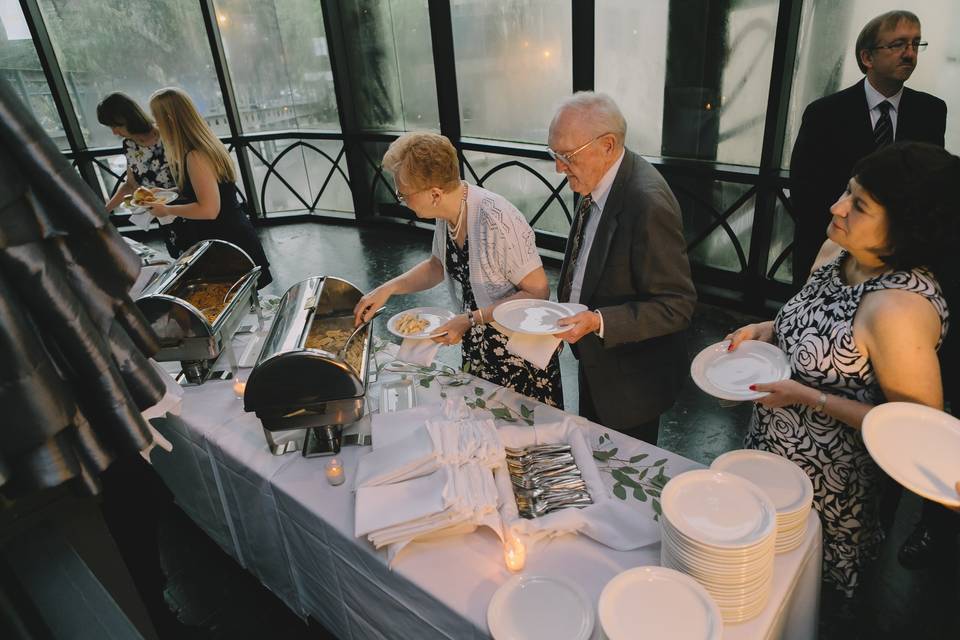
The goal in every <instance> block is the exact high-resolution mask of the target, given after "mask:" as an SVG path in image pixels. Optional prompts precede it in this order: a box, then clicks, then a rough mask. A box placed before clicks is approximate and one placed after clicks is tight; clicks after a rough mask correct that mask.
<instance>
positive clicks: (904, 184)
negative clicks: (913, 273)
mask: <svg viewBox="0 0 960 640" xmlns="http://www.w3.org/2000/svg"><path fill="white" fill-rule="evenodd" d="M853 175H854V177H855V178H856V180H857V182H858V183H859V184H860V186H862V187H863V188H864V189H866V190H867V191H868V192H869V193H870V195H871V196H873V198H874V199H875V200H876V201H877V202H878V203H879V204H881V205H882V206H883V208H884V209H885V210H886V213H887V225H888V229H887V251H886V255H882V256H880V258H881V260H883V261H884V263H886V264H887V265H889V266H890V267H892V268H894V269H898V270H907V269H913V268H915V267H925V268H927V269H929V270H930V271H932V272H933V274H934V275H935V276H936V277H937V279H938V280H940V282H941V284H944V285H946V284H952V283H953V281H955V280H956V278H957V267H956V263H957V262H958V261H957V259H956V252H957V251H958V250H960V245H958V238H960V203H958V197H957V196H958V193H960V158H958V157H957V156H955V155H953V154H951V153H949V152H948V151H946V150H945V149H944V148H942V147H938V146H935V145H932V144H925V143H920V142H898V143H896V144H892V145H890V146H888V147H884V148H883V149H881V150H879V151H876V152H874V153H872V154H871V155H869V156H867V157H865V158H863V159H862V160H860V161H859V162H858V163H857V164H856V166H855V167H854V168H853Z"/></svg>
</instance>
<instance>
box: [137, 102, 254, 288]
mask: <svg viewBox="0 0 960 640" xmlns="http://www.w3.org/2000/svg"><path fill="white" fill-rule="evenodd" d="M150 111H151V112H152V113H153V117H154V119H155V120H156V123H157V128H158V129H159V131H160V137H161V139H162V140H163V146H164V149H165V150H166V153H167V161H168V162H169V163H170V169H171V172H172V173H173V177H174V179H175V180H176V181H177V185H178V187H179V188H180V198H179V199H178V200H176V201H175V202H174V203H173V204H169V205H162V204H156V205H151V207H150V208H151V209H152V211H153V213H154V215H156V216H157V217H164V216H177V218H178V219H177V220H176V221H175V222H174V223H173V224H171V225H170V226H171V228H172V230H173V232H174V234H175V242H176V243H177V246H178V247H180V249H187V248H188V247H190V246H192V245H193V244H195V243H197V242H199V241H201V240H210V239H217V240H226V241H227V242H231V243H233V244H235V245H237V246H238V247H240V248H241V249H243V250H244V251H245V252H246V253H247V255H249V256H250V258H251V259H252V260H253V261H254V263H256V264H257V265H259V266H260V267H261V268H262V271H261V272H260V279H259V281H258V287H263V286H266V285H267V284H269V283H270V281H271V280H272V279H273V277H272V276H271V274H270V268H269V267H270V262H269V261H268V260H267V256H266V254H265V253H264V251H263V246H262V245H261V244H260V239H259V238H258V237H257V232H256V231H255V230H254V228H253V225H252V224H250V219H249V218H248V217H247V215H246V213H245V212H244V210H243V207H242V205H241V203H240V201H239V198H238V196H239V191H238V190H237V186H236V184H235V181H236V173H235V172H234V169H233V161H232V160H231V158H230V154H229V152H227V148H226V147H225V146H223V143H222V142H220V140H219V139H218V138H217V136H216V135H215V134H214V133H213V131H212V130H211V129H210V126H209V125H208V124H207V123H206V122H205V121H204V119H203V118H202V117H201V116H200V113H199V112H198V111H197V108H196V107H195V106H194V104H193V101H192V100H191V99H190V96H188V95H187V94H186V93H185V92H184V91H182V90H180V89H176V88H167V89H160V90H159V91H157V92H156V93H154V94H153V96H151V97H150Z"/></svg>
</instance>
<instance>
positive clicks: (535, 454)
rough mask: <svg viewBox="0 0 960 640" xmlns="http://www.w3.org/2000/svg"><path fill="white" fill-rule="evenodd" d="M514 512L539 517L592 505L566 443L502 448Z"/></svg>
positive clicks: (523, 515) (525, 516)
mask: <svg viewBox="0 0 960 640" xmlns="http://www.w3.org/2000/svg"><path fill="white" fill-rule="evenodd" d="M505 451H506V463H507V471H508V473H509V474H510V481H511V484H512V485H513V493H514V499H515V500H516V503H517V511H518V512H519V514H520V515H521V516H522V517H524V518H538V517H540V516H542V515H545V514H547V513H550V512H553V511H556V510H557V509H565V508H568V507H576V508H582V507H585V506H587V505H589V504H593V500H592V499H591V497H590V493H589V492H588V491H587V485H586V483H585V482H584V481H583V478H582V477H581V474H580V468H579V467H578V466H577V464H576V461H575V459H574V457H573V453H572V449H571V447H570V445H569V444H541V445H531V446H529V447H520V448H510V447H505Z"/></svg>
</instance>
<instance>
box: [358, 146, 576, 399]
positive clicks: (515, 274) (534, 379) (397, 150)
mask: <svg viewBox="0 0 960 640" xmlns="http://www.w3.org/2000/svg"><path fill="white" fill-rule="evenodd" d="M383 166H384V167H385V168H386V169H388V170H389V171H390V172H392V173H393V175H394V180H395V182H396V185H397V193H396V195H397V199H398V200H399V201H400V202H401V203H403V204H405V205H406V206H408V207H409V208H410V209H412V210H413V211H414V213H416V214H417V217H419V218H427V219H431V218H432V219H434V220H436V229H435V231H434V239H433V255H432V256H431V257H430V258H429V259H427V260H425V261H424V262H422V263H420V264H419V265H417V266H415V267H413V268H412V269H410V270H409V271H407V272H406V273H404V274H402V275H400V276H398V277H396V278H394V279H393V280H390V281H389V282H386V283H384V284H382V285H380V286H379V287H377V288H376V289H374V290H373V291H371V292H370V293H369V294H367V295H366V296H364V297H363V298H362V299H361V300H360V302H359V303H358V304H357V307H356V309H355V314H356V320H357V322H358V323H359V322H362V321H363V320H365V319H367V318H369V317H370V314H372V313H373V312H374V311H376V310H377V309H379V308H380V307H382V306H383V305H384V304H386V302H387V300H388V299H389V298H390V296H392V295H394V294H398V293H399V294H403V293H413V292H416V291H423V290H425V289H429V288H431V287H434V286H436V285H438V284H440V283H441V282H443V281H446V282H447V285H448V289H449V291H450V294H451V297H452V298H453V299H454V300H455V301H456V306H457V308H458V309H459V310H460V312H461V313H460V314H458V315H456V316H455V317H454V318H453V319H452V320H450V321H449V322H448V323H447V324H446V325H444V326H443V327H440V329H439V330H438V331H445V332H446V335H444V336H441V337H438V338H435V340H436V341H437V342H441V343H443V344H456V343H457V342H462V347H463V364H464V367H465V368H468V369H469V371H470V373H471V374H473V375H475V376H477V377H480V378H483V379H484V380H489V381H490V382H493V383H494V384H498V385H501V386H504V387H508V388H510V389H513V390H514V391H516V392H517V393H521V394H523V395H526V396H529V397H531V398H533V399H535V400H539V401H540V402H544V403H546V404H549V405H552V406H555V407H562V406H563V389H562V387H561V384H560V360H559V357H558V354H559V349H558V350H557V351H555V352H554V353H553V356H552V357H551V359H550V361H549V363H548V364H547V367H546V368H545V369H540V368H539V367H537V366H535V365H533V364H530V363H529V362H527V361H525V360H523V359H522V358H519V357H517V356H515V355H513V354H511V353H509V351H508V350H507V342H508V340H509V336H507V335H505V333H503V332H502V331H501V330H500V329H499V328H498V325H496V323H494V322H493V321H492V320H493V310H494V308H495V307H496V306H497V305H498V304H500V303H502V302H505V301H507V300H512V299H518V298H541V299H546V298H547V297H548V296H549V295H550V288H549V285H548V283H547V276H546V274H545V273H544V271H543V264H542V263H541V261H540V255H539V253H538V252H537V248H536V245H535V243H534V235H533V230H532V229H531V228H530V225H529V224H528V223H527V221H526V219H525V218H524V217H523V214H521V213H520V212H519V211H518V210H517V209H516V207H514V206H513V205H511V204H510V203H509V202H507V200H506V199H505V198H503V197H501V196H499V195H497V194H495V193H493V192H490V191H487V190H486V189H483V188H481V187H477V186H474V185H468V184H467V183H465V182H463V181H462V180H461V179H460V165H459V160H458V158H457V152H456V150H455V149H454V148H453V145H452V144H450V141H449V140H447V139H446V138H445V137H443V136H440V135H436V134H433V133H409V134H406V135H404V136H401V137H400V138H399V139H397V140H396V141H395V142H394V143H393V144H391V145H390V148H389V149H388V150H387V153H386V155H385V156H384V158H383Z"/></svg>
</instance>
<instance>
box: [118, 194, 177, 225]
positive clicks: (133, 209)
mask: <svg viewBox="0 0 960 640" xmlns="http://www.w3.org/2000/svg"><path fill="white" fill-rule="evenodd" d="M153 195H154V197H156V199H157V201H156V202H151V203H150V204H170V203H171V202H173V201H174V200H176V199H177V196H178V195H179V194H178V193H177V192H176V191H173V190H171V189H160V190H158V191H154V192H153ZM120 206H121V207H122V208H124V209H126V210H127V212H128V213H147V212H149V211H150V210H149V209H147V208H146V207H144V206H143V205H138V204H133V202H132V201H131V202H130V203H129V204H128V203H127V202H121V203H120ZM171 219H172V218H171Z"/></svg>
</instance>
